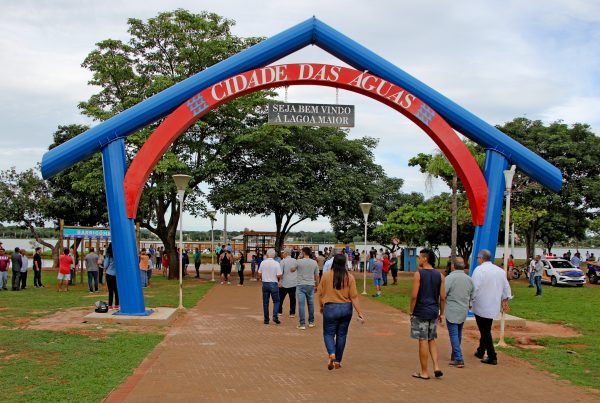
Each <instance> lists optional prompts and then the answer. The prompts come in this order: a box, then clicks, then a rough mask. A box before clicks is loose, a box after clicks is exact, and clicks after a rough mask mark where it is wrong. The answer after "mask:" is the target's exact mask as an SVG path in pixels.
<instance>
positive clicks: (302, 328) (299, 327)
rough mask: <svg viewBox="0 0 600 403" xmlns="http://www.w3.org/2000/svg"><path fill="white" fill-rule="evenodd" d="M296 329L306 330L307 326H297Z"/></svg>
mask: <svg viewBox="0 0 600 403" xmlns="http://www.w3.org/2000/svg"><path fill="white" fill-rule="evenodd" d="M296 329H300V330H306V326H304V325H302V326H301V325H298V326H296Z"/></svg>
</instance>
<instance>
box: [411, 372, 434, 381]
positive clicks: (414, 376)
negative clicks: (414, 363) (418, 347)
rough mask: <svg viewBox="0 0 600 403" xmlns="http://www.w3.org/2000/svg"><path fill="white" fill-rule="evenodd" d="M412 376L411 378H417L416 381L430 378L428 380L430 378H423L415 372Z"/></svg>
mask: <svg viewBox="0 0 600 403" xmlns="http://www.w3.org/2000/svg"><path fill="white" fill-rule="evenodd" d="M412 376H413V378H417V379H431V378H430V377H428V376H423V375H421V373H420V372H415V373H414V374H412Z"/></svg>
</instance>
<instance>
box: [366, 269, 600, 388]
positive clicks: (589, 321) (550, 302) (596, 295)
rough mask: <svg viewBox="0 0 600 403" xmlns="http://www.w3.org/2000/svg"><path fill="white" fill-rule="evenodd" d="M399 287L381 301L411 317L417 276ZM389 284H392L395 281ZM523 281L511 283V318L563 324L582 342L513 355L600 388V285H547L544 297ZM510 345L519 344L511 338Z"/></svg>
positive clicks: (549, 344)
mask: <svg viewBox="0 0 600 403" xmlns="http://www.w3.org/2000/svg"><path fill="white" fill-rule="evenodd" d="M398 279H399V281H398V285H396V286H391V285H388V286H387V287H383V295H382V297H380V298H373V297H371V296H369V298H373V299H377V300H378V301H381V302H383V303H384V304H387V305H390V306H393V307H395V308H398V309H400V310H402V311H403V312H408V308H409V303H410V291H411V287H412V277H399V278H398ZM388 284H391V281H389V283H388ZM527 286H528V283H526V282H525V281H523V280H519V281H511V287H512V290H513V295H514V299H513V300H512V301H511V303H510V306H511V314H513V315H516V316H519V317H522V318H525V319H529V320H536V321H540V322H547V323H560V324H564V325H565V326H569V327H572V328H574V329H577V330H578V331H579V332H581V333H582V336H581V337H572V338H558V337H543V338H540V339H538V340H537V343H538V344H540V345H543V346H545V347H546V348H544V349H540V350H525V349H520V348H507V349H503V351H504V352H505V353H507V354H510V355H513V356H515V357H519V358H522V359H525V360H527V361H529V362H530V363H532V364H533V365H535V366H536V367H538V368H540V369H543V370H547V371H549V372H552V373H554V374H557V375H558V376H559V377H561V378H563V379H567V380H569V381H571V382H572V383H574V384H576V385H581V386H586V387H591V388H595V389H600V315H598V314H597V312H596V307H597V306H598V305H599V304H600V286H596V285H589V284H586V285H585V286H584V287H583V288H575V287H551V286H550V285H544V286H543V287H544V288H543V296H542V297H541V298H537V297H534V294H535V292H534V291H532V289H531V288H528V287H527ZM374 289H375V288H374V286H373V281H372V280H368V287H367V290H368V291H369V295H370V294H373V293H374ZM507 342H508V343H510V344H514V341H513V340H511V339H508V340H507Z"/></svg>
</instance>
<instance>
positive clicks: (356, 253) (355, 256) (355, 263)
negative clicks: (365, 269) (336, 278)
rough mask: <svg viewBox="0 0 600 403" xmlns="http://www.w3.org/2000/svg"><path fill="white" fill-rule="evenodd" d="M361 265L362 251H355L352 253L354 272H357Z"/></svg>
mask: <svg viewBox="0 0 600 403" xmlns="http://www.w3.org/2000/svg"><path fill="white" fill-rule="evenodd" d="M359 264H360V251H359V250H358V249H354V251H352V271H357V270H358V265H359Z"/></svg>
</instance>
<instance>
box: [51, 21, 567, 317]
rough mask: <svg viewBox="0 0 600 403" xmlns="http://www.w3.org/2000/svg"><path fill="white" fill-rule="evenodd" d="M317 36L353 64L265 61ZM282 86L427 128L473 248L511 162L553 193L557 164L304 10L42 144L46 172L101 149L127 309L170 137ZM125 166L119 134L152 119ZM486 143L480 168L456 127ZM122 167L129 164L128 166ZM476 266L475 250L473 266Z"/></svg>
mask: <svg viewBox="0 0 600 403" xmlns="http://www.w3.org/2000/svg"><path fill="white" fill-rule="evenodd" d="M308 45H316V46H319V47H320V48H322V49H323V50H325V51H327V52H329V53H331V54H332V55H334V56H336V57H338V58H339V59H340V60H342V61H344V62H345V63H347V64H348V65H350V66H352V67H354V69H352V68H344V67H339V66H331V65H321V64H287V65H279V66H269V65H270V64H271V63H273V62H275V61H277V60H279V59H281V58H282V57H285V56H287V55H289V54H291V53H293V52H295V51H297V50H299V49H301V48H303V47H305V46H308ZM283 85H326V86H331V87H338V88H343V89H346V90H350V91H354V92H357V93H360V94H363V95H365V96H368V97H371V98H373V99H376V100H378V101H380V102H382V103H384V104H386V105H388V106H390V107H391V108H393V109H395V110H397V111H399V112H400V113H402V114H403V115H405V116H406V117H408V118H409V119H410V120H412V121H413V122H414V123H415V124H417V126H419V127H420V128H421V129H422V130H423V131H425V132H426V133H427V134H428V135H429V136H430V137H431V138H432V139H433V140H434V141H435V142H436V144H437V145H438V146H439V147H440V149H441V150H442V151H443V152H444V154H445V155H446V156H447V157H448V159H449V161H450V162H451V163H452V165H453V167H454V168H455V169H456V172H457V174H458V175H459V176H460V178H461V181H462V182H463V184H464V185H465V189H466V191H467V194H468V197H469V205H470V207H471V214H472V218H473V223H474V224H475V225H476V230H475V240H474V247H473V252H474V253H477V252H478V251H479V250H480V249H484V248H485V249H489V250H490V251H491V252H492V256H493V255H494V254H495V251H496V244H497V241H498V232H499V227H500V216H501V214H502V202H503V193H504V175H503V171H504V169H506V168H507V167H508V164H509V162H510V163H511V164H515V165H517V166H518V168H519V169H520V170H521V171H522V172H524V173H525V174H527V175H528V176H530V177H531V178H532V179H534V180H536V181H538V182H539V183H541V184H542V185H544V186H545V187H547V188H548V189H550V190H552V191H555V192H558V191H559V190H560V189H561V186H562V175H561V173H560V171H559V170H558V168H556V167H555V166H553V165H552V164H550V163H548V162H547V161H545V160H544V159H543V158H541V157H540V156H538V155H537V154H535V153H533V152H532V151H530V150H528V149H527V148H525V147H524V146H523V145H521V144H519V143H518V142H516V141H515V140H513V139H511V138H510V137H508V136H506V135H504V134H503V133H502V132H500V131H499V130H497V129H496V128H494V127H493V126H491V125H489V124H488V123H486V122H484V121H483V120H481V119H479V118H478V117H477V116H475V115H473V114H472V113H470V112H468V111H466V110H465V109H463V108H462V107H460V106H459V105H457V104H455V103H454V102H452V101H451V100H449V99H448V98H446V97H444V96H443V95H442V94H440V93H438V92H436V91H435V90H433V89H432V88H430V87H428V86H427V85H425V84H423V83H422V82H420V81H418V80H417V79H415V78H414V77H412V76H410V75H409V74H407V73H406V72H404V71H402V70H401V69H399V68H398V67H396V66H394V65H392V64H391V63H389V62H388V61H386V60H384V59H383V58H382V57H380V56H378V55H376V54H375V53H373V52H371V51H370V50H368V49H366V48H365V47H363V46H361V45H360V44H358V43H356V42H355V41H353V40H351V39H349V38H348V37H346V36H344V35H343V34H341V33H340V32H338V31H336V30H334V29H333V28H331V27H330V26H328V25H327V24H325V23H323V22H322V21H320V20H318V19H316V18H314V17H313V18H310V19H308V20H306V21H304V22H302V23H300V24H298V25H296V26H294V27H292V28H289V29H288V30H286V31H283V32H281V33H280V34H278V35H275V36H273V37H271V38H269V39H266V40H264V41H262V42H261V43H259V44H257V45H254V46H252V47H251V48H248V49H246V50H244V51H243V52H240V53H238V54H236V55H234V56H232V57H230V58H229V59H227V60H224V61H222V62H220V63H218V64H215V65H214V66H211V67H210V68H208V69H206V70H203V71H201V72H200V73H198V74H196V75H194V76H192V77H190V78H188V79H187V80H184V81H182V82H180V83H178V84H176V85H174V86H172V87H170V88H168V89H166V90H164V91H163V92H161V93H159V94H156V95H154V96H153V97H151V98H149V99H147V100H145V101H143V102H140V103H139V104H138V105H135V106H134V107H132V108H130V109H128V110H126V111H124V112H122V113H120V114H118V115H116V116H114V117H112V118H111V119H109V120H107V121H105V122H103V123H101V124H99V125H97V126H95V127H93V128H91V129H90V130H88V131H86V132H85V133H82V134H81V135H79V136H77V137H75V138H73V139H71V140H69V141H67V142H65V143H63V144H61V145H60V146H58V147H55V148H53V149H52V150H50V151H48V152H47V153H46V154H45V155H44V157H43V159H42V175H43V177H44V178H48V177H51V176H53V175H55V174H57V173H58V172H60V171H62V170H64V169H66V168H68V167H70V166H72V165H73V164H75V163H77V162H79V161H81V160H83V159H85V158H87V157H89V156H90V155H92V154H93V153H96V152H98V151H100V152H102V165H103V170H104V182H105V187H106V199H107V207H108V215H109V221H110V227H111V237H112V240H113V253H114V257H115V261H116V265H117V286H118V288H119V297H120V302H121V310H120V311H119V314H124V315H147V314H149V312H150V311H147V310H146V309H145V305H144V297H143V293H142V289H141V283H140V274H139V269H138V259H137V249H136V245H135V225H134V222H133V217H135V214H136V210H137V203H138V201H139V198H140V194H141V190H142V188H143V185H144V183H145V181H146V179H147V177H148V175H149V174H150V172H151V170H152V168H153V167H154V165H155V164H156V162H157V161H158V160H159V159H160V157H161V156H162V154H163V153H164V152H165V151H166V149H167V148H168V147H169V145H170V144H171V143H172V142H173V141H174V140H175V139H176V138H177V136H179V135H180V134H181V133H183V132H185V130H186V129H187V128H188V127H189V126H190V125H191V124H193V123H194V122H195V121H196V120H197V119H199V118H201V117H202V115H203V114H205V113H207V112H208V111H209V110H210V109H213V108H215V107H217V106H219V105H221V104H223V103H225V102H228V101H230V100H232V99H234V98H236V97H238V96H241V95H243V94H245V93H249V92H252V91H258V90H261V89H264V88H270V87H277V86H283ZM167 115H168V117H167V119H165V121H164V122H163V123H162V124H161V125H160V126H159V127H158V128H157V130H156V131H155V132H154V133H153V134H152V135H151V136H150V138H149V139H148V141H147V142H146V144H144V146H143V147H142V148H141V149H140V151H139V153H138V155H137V156H136V158H135V159H134V161H133V162H132V163H131V166H130V167H129V170H127V164H126V158H125V141H124V138H125V137H127V136H128V135H130V134H132V133H133V132H135V131H136V130H139V129H141V128H143V127H145V126H147V125H148V124H151V123H153V122H155V121H157V120H158V119H161V118H163V117H165V116H167ZM452 129H455V130H457V131H459V132H460V133H462V134H463V135H465V136H467V137H468V138H470V139H471V140H473V141H475V142H476V143H478V144H480V145H481V146H483V147H485V148H486V160H485V166H484V172H483V175H482V173H481V171H480V170H479V168H478V166H477V165H476V164H475V162H474V160H473V158H472V156H471V155H470V154H469V153H468V150H467V149H466V147H465V146H464V144H462V142H461V141H460V139H459V138H458V137H457V135H456V133H455V132H454V130H452ZM126 171H127V172H126ZM474 265H475V261H474V259H471V270H473V268H474Z"/></svg>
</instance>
